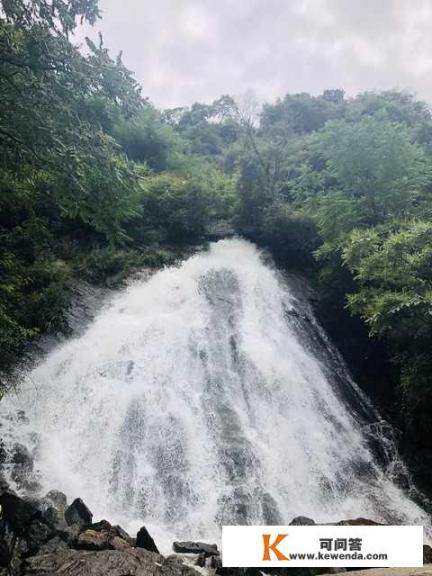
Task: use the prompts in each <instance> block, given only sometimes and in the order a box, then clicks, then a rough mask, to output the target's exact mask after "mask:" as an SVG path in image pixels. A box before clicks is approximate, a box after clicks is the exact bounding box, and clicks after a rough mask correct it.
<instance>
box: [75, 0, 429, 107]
mask: <svg viewBox="0 0 432 576" xmlns="http://www.w3.org/2000/svg"><path fill="white" fill-rule="evenodd" d="M100 7H101V9H102V12H103V15H102V16H103V19H102V21H100V22H99V23H98V24H97V25H96V30H100V31H101V32H102V34H103V36H104V41H105V44H106V45H107V46H109V47H110V48H111V49H112V52H113V54H117V53H118V52H119V51H120V50H122V51H123V61H124V63H125V64H126V66H127V67H128V68H130V69H131V70H133V71H134V72H135V75H136V78H137V80H138V81H139V82H140V83H141V84H142V87H143V94H144V95H146V96H148V97H149V98H150V100H151V101H152V102H153V103H154V104H156V105H157V106H158V107H162V108H166V107H174V106H184V105H189V104H191V103H192V102H195V101H201V102H210V101H212V100H214V99H216V98H217V97H218V96H220V95H221V94H232V95H235V96H236V95H240V94H242V93H245V92H246V91H248V90H252V91H253V92H255V94H256V96H257V97H258V98H259V99H265V100H274V99H275V98H277V97H278V96H283V95H284V94H285V93H287V92H310V93H313V94H318V93H321V92H322V90H324V89H326V88H343V89H344V90H345V91H346V92H347V93H348V94H349V95H353V94H355V93H357V92H359V91H364V90H373V89H387V88H399V89H408V90H411V91H413V92H415V93H416V94H417V95H418V96H419V97H421V98H424V99H427V100H429V101H431V102H432V0H120V1H119V0H100ZM83 33H84V32H83V31H81V32H80V33H79V34H81V35H83ZM92 35H94V31H93V32H92Z"/></svg>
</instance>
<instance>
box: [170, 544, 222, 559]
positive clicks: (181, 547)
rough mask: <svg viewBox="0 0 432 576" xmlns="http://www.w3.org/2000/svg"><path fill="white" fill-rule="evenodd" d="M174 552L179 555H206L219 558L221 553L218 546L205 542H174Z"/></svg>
mask: <svg viewBox="0 0 432 576" xmlns="http://www.w3.org/2000/svg"><path fill="white" fill-rule="evenodd" d="M173 550H174V552H177V554H204V555H205V556H218V555H219V551H218V547H217V545H216V544H206V543H205V542H174V543H173Z"/></svg>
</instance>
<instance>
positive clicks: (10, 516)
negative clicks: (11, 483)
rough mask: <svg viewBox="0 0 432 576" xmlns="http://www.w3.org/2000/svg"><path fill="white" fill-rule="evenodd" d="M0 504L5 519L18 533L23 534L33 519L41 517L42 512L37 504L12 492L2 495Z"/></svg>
mask: <svg viewBox="0 0 432 576" xmlns="http://www.w3.org/2000/svg"><path fill="white" fill-rule="evenodd" d="M0 505H1V508H2V518H3V520H4V521H6V522H7V523H8V524H9V525H10V526H11V528H12V529H13V530H14V532H16V533H17V534H18V535H22V534H23V533H24V531H25V530H26V528H27V527H28V525H29V524H30V523H31V522H32V521H33V520H35V519H38V518H40V517H41V512H40V511H39V510H38V509H37V508H36V507H35V506H33V505H32V504H31V503H30V502H26V501H25V500H23V499H22V498H19V496H15V494H11V493H10V492H5V493H4V494H1V495H0Z"/></svg>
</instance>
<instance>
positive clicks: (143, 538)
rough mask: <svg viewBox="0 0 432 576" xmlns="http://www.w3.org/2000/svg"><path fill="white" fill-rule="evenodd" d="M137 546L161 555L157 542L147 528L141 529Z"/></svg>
mask: <svg viewBox="0 0 432 576" xmlns="http://www.w3.org/2000/svg"><path fill="white" fill-rule="evenodd" d="M135 546H136V547H137V548H144V549H145V550H149V551H150V552H156V553H157V554H159V550H158V548H157V546H156V544H155V541H154V540H153V538H152V537H151V536H150V534H149V532H148V530H147V528H146V527H145V526H143V527H142V528H140V530H139V531H138V534H137V537H136V543H135Z"/></svg>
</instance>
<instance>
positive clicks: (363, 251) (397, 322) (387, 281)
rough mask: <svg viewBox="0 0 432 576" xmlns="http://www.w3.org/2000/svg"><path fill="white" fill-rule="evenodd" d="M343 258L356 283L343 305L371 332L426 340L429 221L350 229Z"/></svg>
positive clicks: (431, 286) (431, 283)
mask: <svg viewBox="0 0 432 576" xmlns="http://www.w3.org/2000/svg"><path fill="white" fill-rule="evenodd" d="M343 261H344V263H345V264H346V265H347V266H348V267H349V269H350V270H351V272H352V273H353V275H354V278H355V280H356V281H357V286H358V291H357V292H356V293H355V294H351V295H350V296H349V298H348V303H349V306H350V307H351V309H352V310H353V311H354V312H355V313H359V314H361V315H362V316H363V317H364V318H365V320H366V321H367V322H368V324H369V325H370V327H371V330H372V332H373V333H376V334H379V335H381V336H386V337H388V338H391V339H392V340H393V341H396V342H397V343H401V344H402V345H403V347H404V348H405V349H407V347H408V346H411V345H412V343H413V341H417V342H418V341H421V340H422V339H423V338H429V334H430V333H431V330H432V223H431V222H429V221H427V222H426V221H416V220H410V221H409V223H407V224H398V223H394V224H390V225H387V226H385V227H382V228H373V229H366V230H354V231H353V232H352V233H351V234H350V236H349V238H348V239H347V241H346V246H345V248H344V250H343Z"/></svg>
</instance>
